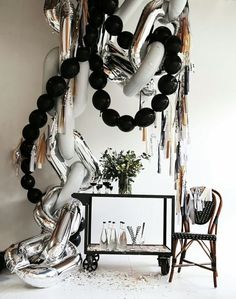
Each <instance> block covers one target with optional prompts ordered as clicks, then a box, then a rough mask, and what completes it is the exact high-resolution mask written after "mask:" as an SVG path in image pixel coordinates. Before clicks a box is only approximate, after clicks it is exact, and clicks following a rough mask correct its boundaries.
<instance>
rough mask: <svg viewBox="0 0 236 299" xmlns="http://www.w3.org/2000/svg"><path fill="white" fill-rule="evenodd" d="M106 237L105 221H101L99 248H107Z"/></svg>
mask: <svg viewBox="0 0 236 299" xmlns="http://www.w3.org/2000/svg"><path fill="white" fill-rule="evenodd" d="M107 245H108V239H107V229H106V221H103V225H102V232H101V236H100V248H101V249H107Z"/></svg>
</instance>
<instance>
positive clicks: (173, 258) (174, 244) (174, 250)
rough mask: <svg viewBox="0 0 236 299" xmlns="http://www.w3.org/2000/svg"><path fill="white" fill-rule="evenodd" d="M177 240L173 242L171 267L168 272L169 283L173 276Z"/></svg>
mask: <svg viewBox="0 0 236 299" xmlns="http://www.w3.org/2000/svg"><path fill="white" fill-rule="evenodd" d="M177 244H178V240H177V239H176V240H174V241H173V257H172V265H171V271H170V277H169V282H172V279H173V276H174V269H175V265H176V248H177Z"/></svg>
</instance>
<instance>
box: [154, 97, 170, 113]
mask: <svg viewBox="0 0 236 299" xmlns="http://www.w3.org/2000/svg"><path fill="white" fill-rule="evenodd" d="M168 105H169V99H168V97H167V96H166V95H164V94H157V95H155V96H154V97H153V99H152V109H153V110H154V111H156V112H161V111H164V110H165V109H166V108H167V107H168Z"/></svg>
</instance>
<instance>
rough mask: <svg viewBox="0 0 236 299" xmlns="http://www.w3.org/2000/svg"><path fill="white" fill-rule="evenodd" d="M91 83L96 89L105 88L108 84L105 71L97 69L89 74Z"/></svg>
mask: <svg viewBox="0 0 236 299" xmlns="http://www.w3.org/2000/svg"><path fill="white" fill-rule="evenodd" d="M89 83H90V85H91V86H92V88H94V89H103V88H104V87H105V86H106V85H107V76H106V74H105V73H104V72H103V71H95V72H93V73H92V74H91V75H90V76H89Z"/></svg>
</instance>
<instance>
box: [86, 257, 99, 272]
mask: <svg viewBox="0 0 236 299" xmlns="http://www.w3.org/2000/svg"><path fill="white" fill-rule="evenodd" d="M97 267H98V262H97V260H96V259H95V257H94V256H93V255H87V256H86V258H85V259H84V261H83V268H84V269H85V270H87V271H89V272H93V271H95V270H96V269H97Z"/></svg>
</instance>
